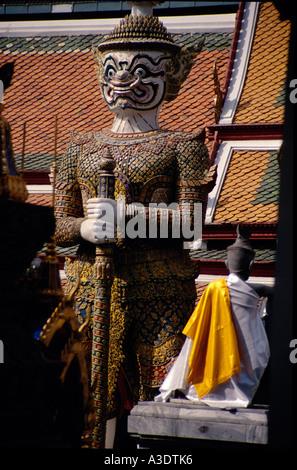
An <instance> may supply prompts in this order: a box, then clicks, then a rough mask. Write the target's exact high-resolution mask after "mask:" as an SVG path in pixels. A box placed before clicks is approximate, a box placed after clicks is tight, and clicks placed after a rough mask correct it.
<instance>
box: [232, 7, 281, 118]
mask: <svg viewBox="0 0 297 470" xmlns="http://www.w3.org/2000/svg"><path fill="white" fill-rule="evenodd" d="M289 38H290V22H289V21H280V19H279V12H278V10H277V9H276V8H275V6H274V5H273V3H272V2H264V3H261V5H260V7H259V14H258V20H257V25H256V29H255V35H254V40H253V45H252V49H251V55H250V61H249V66H248V71H247V75H246V80H245V84H244V88H243V91H242V94H241V98H240V101H239V104H238V107H237V111H236V113H235V118H234V122H235V123H256V122H265V123H268V122H282V121H283V119H284V86H285V80H286V73H287V59H288V46H289ZM264 71H265V73H263V72H264Z"/></svg>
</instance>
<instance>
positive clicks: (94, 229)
mask: <svg viewBox="0 0 297 470" xmlns="http://www.w3.org/2000/svg"><path fill="white" fill-rule="evenodd" d="M86 209H87V218H86V219H85V220H83V222H82V224H81V227H80V233H81V236H82V238H83V239H84V240H87V241H89V242H91V243H95V244H100V243H106V242H114V241H115V227H116V220H117V202H116V201H114V200H113V199H105V198H92V199H89V200H88V201H87V207H86Z"/></svg>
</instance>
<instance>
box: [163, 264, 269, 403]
mask: <svg viewBox="0 0 297 470" xmlns="http://www.w3.org/2000/svg"><path fill="white" fill-rule="evenodd" d="M227 285H228V289H229V295H230V301H231V306H232V315H233V321H234V325H235V330H236V336H237V343H238V349H239V354H240V362H241V372H240V373H239V374H235V375H233V376H232V377H231V378H230V379H229V380H228V381H227V382H225V383H223V384H221V385H218V386H217V387H216V388H215V389H214V390H213V391H212V392H210V393H208V394H207V395H205V396H204V397H203V398H202V399H199V397H198V395H197V392H196V389H195V387H194V385H193V384H191V385H190V386H188V385H187V376H188V362H189V356H190V353H191V349H192V345H193V341H192V339H191V338H186V340H185V343H184V345H183V347H182V349H181V351H180V354H179V356H178V358H177V359H176V361H175V363H174V365H173V366H172V368H171V370H170V371H169V373H168V375H167V377H166V378H165V380H164V382H163V384H162V385H161V387H160V394H159V395H157V396H156V397H155V401H167V400H168V399H169V398H170V396H171V395H172V393H173V392H174V391H175V390H180V391H181V392H183V393H184V394H185V396H186V398H188V399H189V400H192V401H194V402H197V403H206V404H207V405H210V406H214V407H218V408H240V407H247V406H248V405H249V404H250V403H251V401H252V399H253V397H254V395H255V393H256V391H257V388H258V386H259V383H260V380H261V377H262V375H263V372H264V370H265V368H266V366H267V364H268V361H269V356H270V349H269V344H268V339H267V335H266V332H265V328H264V325H263V321H262V319H261V316H260V310H259V308H258V304H259V300H260V298H259V296H258V294H257V293H256V292H255V291H254V290H253V289H252V287H250V286H249V285H248V284H247V283H246V282H244V281H243V280H242V279H240V278H239V277H238V276H236V275H235V274H233V273H232V274H230V275H229V276H228V278H227Z"/></svg>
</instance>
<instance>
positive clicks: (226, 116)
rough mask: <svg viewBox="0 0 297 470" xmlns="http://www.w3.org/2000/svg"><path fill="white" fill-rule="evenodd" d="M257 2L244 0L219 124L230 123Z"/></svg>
mask: <svg viewBox="0 0 297 470" xmlns="http://www.w3.org/2000/svg"><path fill="white" fill-rule="evenodd" d="M258 8H259V2H246V4H245V8H244V12H243V18H242V23H241V30H240V34H239V39H238V45H237V51H236V55H235V60H234V68H233V70H232V74H231V79H230V82H229V86H228V91H227V95H226V99H225V102H224V106H223V109H222V112H221V116H220V121H219V124H232V122H233V119H234V115H235V112H236V109H237V106H238V103H239V100H240V96H241V93H242V89H243V86H244V82H245V77H246V73H247V69H248V64H249V58H250V52H251V47H252V44H253V39H254V32H255V26H256V23H257V16H258Z"/></svg>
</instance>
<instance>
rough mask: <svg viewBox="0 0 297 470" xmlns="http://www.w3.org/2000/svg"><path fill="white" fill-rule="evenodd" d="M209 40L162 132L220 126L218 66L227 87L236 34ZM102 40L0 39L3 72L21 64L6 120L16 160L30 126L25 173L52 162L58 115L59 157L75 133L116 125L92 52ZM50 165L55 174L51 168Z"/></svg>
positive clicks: (163, 116) (164, 115) (190, 39)
mask: <svg viewBox="0 0 297 470" xmlns="http://www.w3.org/2000/svg"><path fill="white" fill-rule="evenodd" d="M204 36H205V38H206V42H205V46H204V50H203V52H202V53H201V54H199V56H198V59H197V62H196V64H195V65H194V67H193V69H192V71H191V73H190V75H189V77H188V78H187V80H186V82H185V83H184V85H183V87H182V89H181V92H180V95H179V96H178V98H177V99H176V100H174V101H173V102H171V103H166V104H165V105H164V107H163V109H162V111H161V113H160V125H161V126H162V127H166V128H169V129H172V130H185V131H192V130H198V129H199V128H201V127H204V126H207V125H209V124H213V123H214V109H213V100H214V90H213V79H212V68H213V63H214V60H215V59H217V63H218V68H219V77H220V81H221V85H223V81H224V77H225V74H226V66H227V61H228V54H229V49H230V45H231V40H232V34H230V33H220V34H205V35H204ZM100 38H101V39H102V37H101V36H100V37H99V36H79V37H48V38H46V37H41V38H0V66H1V65H2V64H3V63H5V62H12V61H13V60H14V61H15V67H14V75H13V79H12V84H11V86H10V87H9V88H8V90H7V91H6V92H5V103H6V106H5V110H4V113H3V114H4V115H5V117H6V118H7V119H8V120H9V122H10V124H11V127H12V132H13V134H12V135H13V147H14V153H15V154H16V160H17V158H18V155H20V153H21V151H22V140H23V135H22V134H23V123H24V122H26V158H25V168H24V169H25V170H27V169H28V168H27V166H28V165H29V166H30V159H36V158H37V156H38V162H39V161H40V158H41V157H42V158H43V159H44V162H45V161H48V160H50V158H52V157H51V156H52V154H53V148H54V142H53V140H54V123H55V116H56V115H58V119H59V125H58V147H57V153H58V155H61V154H63V152H64V151H65V148H66V146H67V144H68V142H69V139H70V132H71V130H72V129H76V130H77V131H81V132H84V131H90V130H96V129H101V128H104V127H108V126H109V125H110V124H111V122H112V120H113V115H112V113H110V112H109V110H108V108H107V106H106V104H105V102H104V101H103V99H102V97H101V93H100V88H99V85H98V82H97V77H96V72H95V67H94V59H93V56H92V51H91V46H92V44H93V43H96V42H97V43H98V41H99V40H100ZM200 39H201V34H196V35H195V34H193V35H189V34H185V35H177V40H178V41H180V42H184V43H185V44H187V43H190V44H192V43H194V42H195V41H196V42H197V41H198V40H200ZM189 104H190V105H189ZM17 161H18V160H17ZM41 164H42V163H41ZM42 165H43V166H44V164H42ZM47 165H48V168H49V167H50V164H48V163H47ZM29 169H30V168H29ZM35 169H36V168H35Z"/></svg>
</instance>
